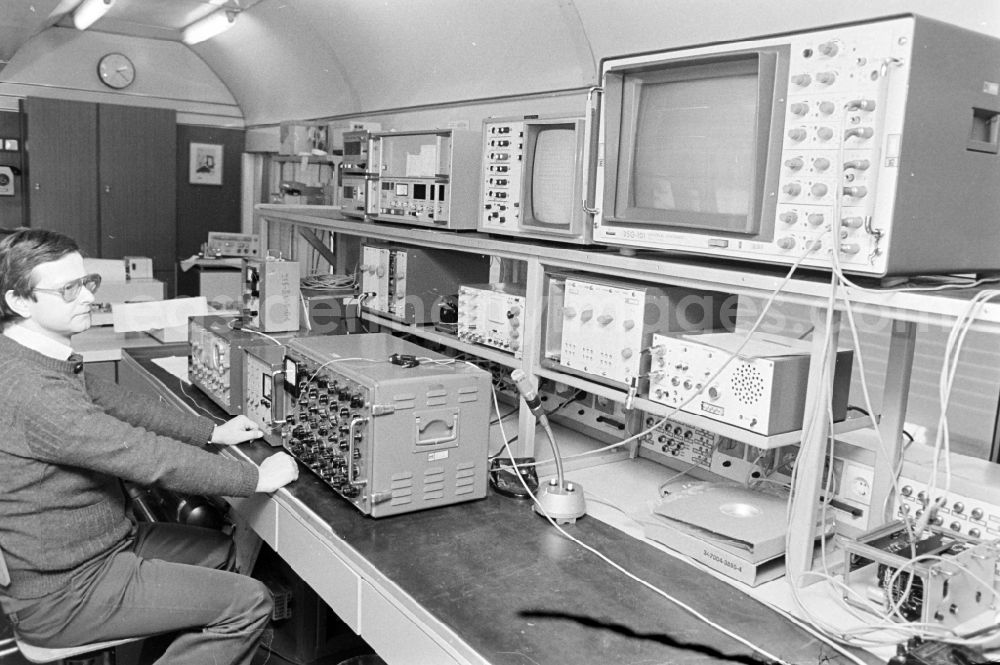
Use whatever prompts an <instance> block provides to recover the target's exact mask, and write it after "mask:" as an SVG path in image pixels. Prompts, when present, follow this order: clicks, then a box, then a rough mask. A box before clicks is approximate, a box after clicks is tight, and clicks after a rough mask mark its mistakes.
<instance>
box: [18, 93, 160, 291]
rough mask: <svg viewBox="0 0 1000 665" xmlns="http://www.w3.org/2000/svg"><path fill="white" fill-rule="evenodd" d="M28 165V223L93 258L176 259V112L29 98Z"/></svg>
mask: <svg viewBox="0 0 1000 665" xmlns="http://www.w3.org/2000/svg"><path fill="white" fill-rule="evenodd" d="M23 110H24V112H25V113H26V115H27V126H28V130H27V154H28V162H27V170H28V179H29V180H28V181H29V186H28V205H29V211H30V212H29V219H30V224H31V226H33V227H38V228H49V229H53V230H57V231H61V232H63V233H66V234H68V235H70V236H72V237H74V238H75V239H76V240H77V241H78V242H79V243H80V245H81V247H82V248H83V250H84V251H85V252H86V253H87V254H88V255H89V256H93V257H102V258H120V257H122V256H125V255H135V256H148V257H150V258H152V259H153V269H154V274H155V277H156V278H157V279H160V280H162V281H164V282H165V283H172V282H173V275H174V264H175V263H176V260H177V256H176V215H175V208H176V177H175V164H176V162H177V157H176V154H177V153H176V150H177V143H176V142H177V138H176V120H175V115H176V114H175V112H174V111H171V110H167V109H153V108H143V107H136V106H118V105H112V104H94V103H90V102H77V101H68V100H59V99H45V98H36V97H28V98H27V99H25V100H24V108H23Z"/></svg>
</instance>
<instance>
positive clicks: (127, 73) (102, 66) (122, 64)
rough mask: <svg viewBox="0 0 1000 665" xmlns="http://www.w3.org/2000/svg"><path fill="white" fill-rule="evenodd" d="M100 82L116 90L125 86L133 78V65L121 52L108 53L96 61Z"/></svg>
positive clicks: (130, 82)
mask: <svg viewBox="0 0 1000 665" xmlns="http://www.w3.org/2000/svg"><path fill="white" fill-rule="evenodd" d="M97 75H98V76H99V77H100V78H101V83H103V84H104V85H107V86H110V87H112V88H115V89H117V90H120V89H122V88H127V87H128V86H130V85H132V81H134V80H135V65H134V64H132V61H131V60H129V59H128V57H127V56H125V55H122V54H121V53H108V54H107V55H105V56H104V57H102V58H101V60H100V62H98V63H97Z"/></svg>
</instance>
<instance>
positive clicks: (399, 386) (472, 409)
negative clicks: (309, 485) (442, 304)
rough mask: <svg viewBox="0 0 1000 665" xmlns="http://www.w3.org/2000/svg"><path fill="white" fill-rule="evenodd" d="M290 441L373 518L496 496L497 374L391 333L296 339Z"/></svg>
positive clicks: (289, 364) (288, 407) (288, 371)
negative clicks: (491, 444) (489, 481)
mask: <svg viewBox="0 0 1000 665" xmlns="http://www.w3.org/2000/svg"><path fill="white" fill-rule="evenodd" d="M284 374H285V391H286V392H285V396H284V399H285V411H284V412H285V413H286V414H288V415H287V417H286V420H287V423H286V425H285V430H284V432H283V436H282V443H283V446H284V447H285V448H286V449H287V450H288V452H289V453H291V454H292V455H293V456H295V457H296V458H297V459H298V460H299V461H301V462H302V463H303V464H305V465H306V466H308V467H309V469H310V470H312V471H313V473H315V474H316V475H317V476H319V477H320V478H322V479H323V480H324V481H325V482H326V483H327V484H328V485H329V486H330V487H332V488H333V489H334V490H335V491H336V492H337V493H338V494H340V495H341V496H343V497H344V498H345V499H347V500H348V501H350V502H351V503H353V504H354V505H355V506H356V507H357V508H358V509H359V510H360V511H361V512H363V513H365V514H367V515H371V516H372V517H384V516H386V515H395V514H398V513H407V512H413V511H416V510H422V509H424V508H436V507H438V506H445V505H449V504H453V503H459V502H463V501H470V500H472V499H481V498H483V497H485V496H486V473H487V459H486V458H487V445H488V441H489V418H490V405H491V392H490V391H491V382H490V374H489V373H488V372H486V371H483V370H481V369H479V368H477V367H473V366H472V365H469V364H466V363H464V362H461V361H454V360H453V359H450V358H446V357H445V356H441V355H439V354H436V353H432V352H430V351H428V350H426V349H424V348H423V347H420V346H417V345H415V344H412V343H410V342H406V341H403V340H400V339H398V338H396V337H393V336H391V335H388V334H385V333H373V334H365V335H339V336H330V337H310V338H303V339H295V340H292V341H291V342H289V343H288V351H287V356H286V358H285V371H284Z"/></svg>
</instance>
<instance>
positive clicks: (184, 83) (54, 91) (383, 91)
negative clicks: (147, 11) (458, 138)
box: [0, 0, 1000, 127]
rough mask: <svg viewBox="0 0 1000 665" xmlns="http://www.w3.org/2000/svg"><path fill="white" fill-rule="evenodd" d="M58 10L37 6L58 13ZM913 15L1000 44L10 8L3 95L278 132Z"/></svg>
mask: <svg viewBox="0 0 1000 665" xmlns="http://www.w3.org/2000/svg"><path fill="white" fill-rule="evenodd" d="M67 2H68V0H61V3H60V4H59V9H62V11H65V8H66V6H67ZM126 2H127V3H128V7H129V8H130V9H132V10H135V8H136V7H138V8H140V9H141V8H142V6H143V5H144V4H145V5H146V6H150V7H152V4H150V3H157V4H156V8H157V12H159V11H162V9H163V7H164V5H163V4H162V0H119V3H120V4H121V5H125V4H126ZM55 3H56V0H36V3H35V4H36V5H37V7H39V8H41V9H42V10H43V12H44V10H46V9H47V10H48V11H50V12H53V13H55V12H54V11H53V5H55ZM188 4H190V2H189V3H188ZM69 6H72V2H69ZM908 12H913V13H919V14H923V15H925V16H929V17H931V18H937V19H940V20H944V21H948V22H951V23H956V24H958V25H962V26H964V27H967V28H970V29H973V30H977V31H980V32H985V33H987V34H991V35H994V36H998V37H1000V2H998V1H997V0H881V1H880V2H877V3H872V2H870V0H836V1H834V0H825V1H815V2H808V3H804V2H801V0H758V1H756V2H733V1H732V0H502V1H499V0H494V1H489V0H259V1H258V2H255V3H253V4H251V5H249V6H248V7H247V9H245V11H243V12H242V13H241V14H240V16H239V17H238V18H237V20H236V22H235V24H234V25H233V27H232V28H231V29H230V30H229V31H227V32H225V33H223V34H222V35H219V36H218V37H215V38H214V39H211V40H209V41H206V42H203V43H201V44H197V45H195V46H193V47H188V46H185V45H183V44H182V43H180V42H179V41H175V40H173V39H157V38H151V37H148V36H134V35H133V36H127V35H122V34H112V33H110V32H102V31H101V30H100V29H99V26H100V23H98V24H96V26H95V28H93V29H91V30H87V31H86V32H82V33H81V32H77V31H74V30H72V29H70V28H65V27H58V26H53V27H46V26H48V25H51V24H52V22H53V19H52V18H51V17H43V16H41V15H40V14H31V13H30V12H27V13H26V11H25V10H24V3H23V1H22V0H0V36H2V35H9V36H11V37H12V39H15V36H16V39H15V41H17V40H19V43H24V46H23V47H21V48H20V49H19V50H17V52H16V55H14V56H13V58H12V59H11V62H10V64H8V65H7V66H6V67H5V68H4V69H3V70H2V71H0V95H3V94H7V95H22V96H23V95H24V94H31V92H32V91H34V93H37V94H45V95H48V96H59V95H66V96H71V97H72V96H73V95H71V94H67V93H69V92H71V91H74V90H76V91H77V92H79V95H83V96H86V95H91V96H94V95H98V96H102V98H103V97H107V96H110V95H117V96H118V98H119V99H121V100H124V101H122V102H121V103H150V104H151V105H162V104H167V103H169V100H174V105H175V107H177V108H178V110H180V111H190V112H193V113H203V112H204V113H208V114H209V116H211V114H213V113H215V114H217V115H218V117H219V118H228V119H238V120H239V122H240V123H241V124H245V125H247V126H251V127H252V126H263V125H271V124H276V123H278V122H281V121H285V120H305V119H315V118H330V117H342V116H360V115H364V114H366V113H367V114H371V113H374V112H377V111H387V110H398V109H405V108H410V109H412V108H420V107H429V106H434V105H441V104H449V103H459V102H466V101H471V100H482V99H498V98H510V97H516V96H519V95H542V96H544V95H546V94H547V93H549V92H553V91H563V90H576V91H579V90H583V89H585V88H587V87H589V86H592V85H595V84H596V82H597V72H598V70H599V62H600V60H601V59H602V58H604V57H608V56H615V55H621V54H625V53H634V52H640V51H650V50H659V49H667V48H674V47H679V46H686V45H691V44H697V43H703V42H707V41H720V40H729V39H740V38H745V37H750V36H754V35H759V34H768V33H775V32H783V31H788V30H796V29H803V28H811V27H816V26H820V25H825V24H830V23H839V22H845V21H853V20H860V19H864V18H870V17H874V16H884V15H888V14H895V13H908ZM56 20H58V17H56ZM18 25H20V26H21V27H22V30H21V32H20V33H18V32H17V31H16V27H17V26H18ZM109 29H110V28H109ZM29 30H30V31H31V32H34V31H37V30H41V32H40V34H38V35H37V36H35V37H31V32H27V31H29ZM173 33H174V34H179V32H178V31H177V30H173ZM4 49H5V50H4V51H3V53H4V54H8V50H10V49H8V46H7V45H4ZM111 49H115V50H122V51H123V52H126V53H127V54H128V55H129V56H130V57H132V58H133V59H134V60H136V62H137V64H139V69H140V76H139V77H138V78H137V80H136V83H135V84H134V85H133V86H132V87H131V88H129V89H127V90H125V91H124V92H122V93H112V92H111V91H109V90H107V89H105V88H102V87H101V85H100V83H99V82H97V81H96V79H95V78H94V76H93V67H94V64H95V63H96V60H97V59H98V58H99V57H100V55H102V54H103V53H105V52H107V51H108V50H111ZM12 84H16V85H14V87H11V85H12ZM26 90H27V91H28V92H25V91H26ZM79 95H78V96H79ZM206 109H207V110H206Z"/></svg>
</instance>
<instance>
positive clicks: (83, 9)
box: [73, 0, 115, 30]
mask: <svg viewBox="0 0 1000 665" xmlns="http://www.w3.org/2000/svg"><path fill="white" fill-rule="evenodd" d="M113 4H115V0H83V2H81V3H80V4H79V5H77V6H76V9H75V10H73V25H74V26H75V27H76V29H77V30H86V29H87V28H89V27H90V26H91V25H93V24H94V21H96V20H97V19H99V18H101V17H102V16H104V15H105V14H107V13H108V10H109V9H111V6H112V5H113Z"/></svg>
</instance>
